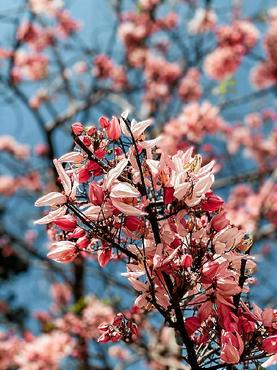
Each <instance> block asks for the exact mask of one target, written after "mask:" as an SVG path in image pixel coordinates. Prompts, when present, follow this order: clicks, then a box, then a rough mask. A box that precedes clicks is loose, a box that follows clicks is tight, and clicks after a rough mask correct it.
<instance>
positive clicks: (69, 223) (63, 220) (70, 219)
mask: <svg viewBox="0 0 277 370" xmlns="http://www.w3.org/2000/svg"><path fill="white" fill-rule="evenodd" d="M54 224H55V225H57V226H59V228H60V229H62V230H63V231H73V230H74V229H75V228H76V226H77V220H76V218H75V217H74V216H72V215H65V216H62V217H59V218H58V219H57V220H55V221H54Z"/></svg>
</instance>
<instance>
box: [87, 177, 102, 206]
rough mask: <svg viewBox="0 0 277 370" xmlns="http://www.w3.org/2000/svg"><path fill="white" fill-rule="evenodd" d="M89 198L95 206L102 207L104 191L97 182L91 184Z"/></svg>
mask: <svg viewBox="0 0 277 370" xmlns="http://www.w3.org/2000/svg"><path fill="white" fill-rule="evenodd" d="M88 197H89V200H90V202H91V203H92V204H93V205H94V206H100V205H101V204H102V203H103V201H104V190H103V189H102V187H101V186H100V185H98V184H97V183H96V182H92V183H90V184H89V191H88Z"/></svg>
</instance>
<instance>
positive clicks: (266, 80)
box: [250, 20, 277, 89]
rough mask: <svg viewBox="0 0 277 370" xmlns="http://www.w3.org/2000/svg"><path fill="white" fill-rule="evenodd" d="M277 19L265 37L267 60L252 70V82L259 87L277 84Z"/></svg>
mask: <svg viewBox="0 0 277 370" xmlns="http://www.w3.org/2000/svg"><path fill="white" fill-rule="evenodd" d="M276 34H277V21H276V20H275V22H272V24H271V27H270V28H269V30H268V32H267V34H266V36H265V39H264V47H265V50H266V56H267V58H266V60H265V61H263V62H260V63H258V64H257V65H256V66H255V67H254V68H253V69H252V71H251V76H250V77H251V82H252V83H253V85H254V86H255V87H256V88H257V89H264V88H268V87H271V86H274V85H276V84H277V36H276Z"/></svg>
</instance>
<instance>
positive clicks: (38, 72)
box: [11, 50, 49, 83]
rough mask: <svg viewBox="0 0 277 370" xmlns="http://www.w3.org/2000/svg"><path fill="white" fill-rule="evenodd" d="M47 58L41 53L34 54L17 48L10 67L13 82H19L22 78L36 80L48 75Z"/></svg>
mask: <svg viewBox="0 0 277 370" xmlns="http://www.w3.org/2000/svg"><path fill="white" fill-rule="evenodd" d="M48 64H49V60H48V58H47V56H45V55H43V54H34V53H30V52H25V51H23V50H18V51H17V52H16V54H15V56H14V67H13V69H12V73H11V74H12V80H13V83H19V82H21V81H22V80H23V79H27V80H31V81H37V80H41V79H43V78H46V77H47V75H48Z"/></svg>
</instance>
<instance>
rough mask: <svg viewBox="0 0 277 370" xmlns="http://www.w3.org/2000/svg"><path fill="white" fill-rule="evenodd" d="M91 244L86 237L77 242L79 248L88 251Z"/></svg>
mask: <svg viewBox="0 0 277 370" xmlns="http://www.w3.org/2000/svg"><path fill="white" fill-rule="evenodd" d="M89 244H90V239H89V238H88V237H86V236H83V237H81V238H79V239H78V240H77V243H76V245H77V247H78V248H80V249H86V248H87V247H88V246H89Z"/></svg>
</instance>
